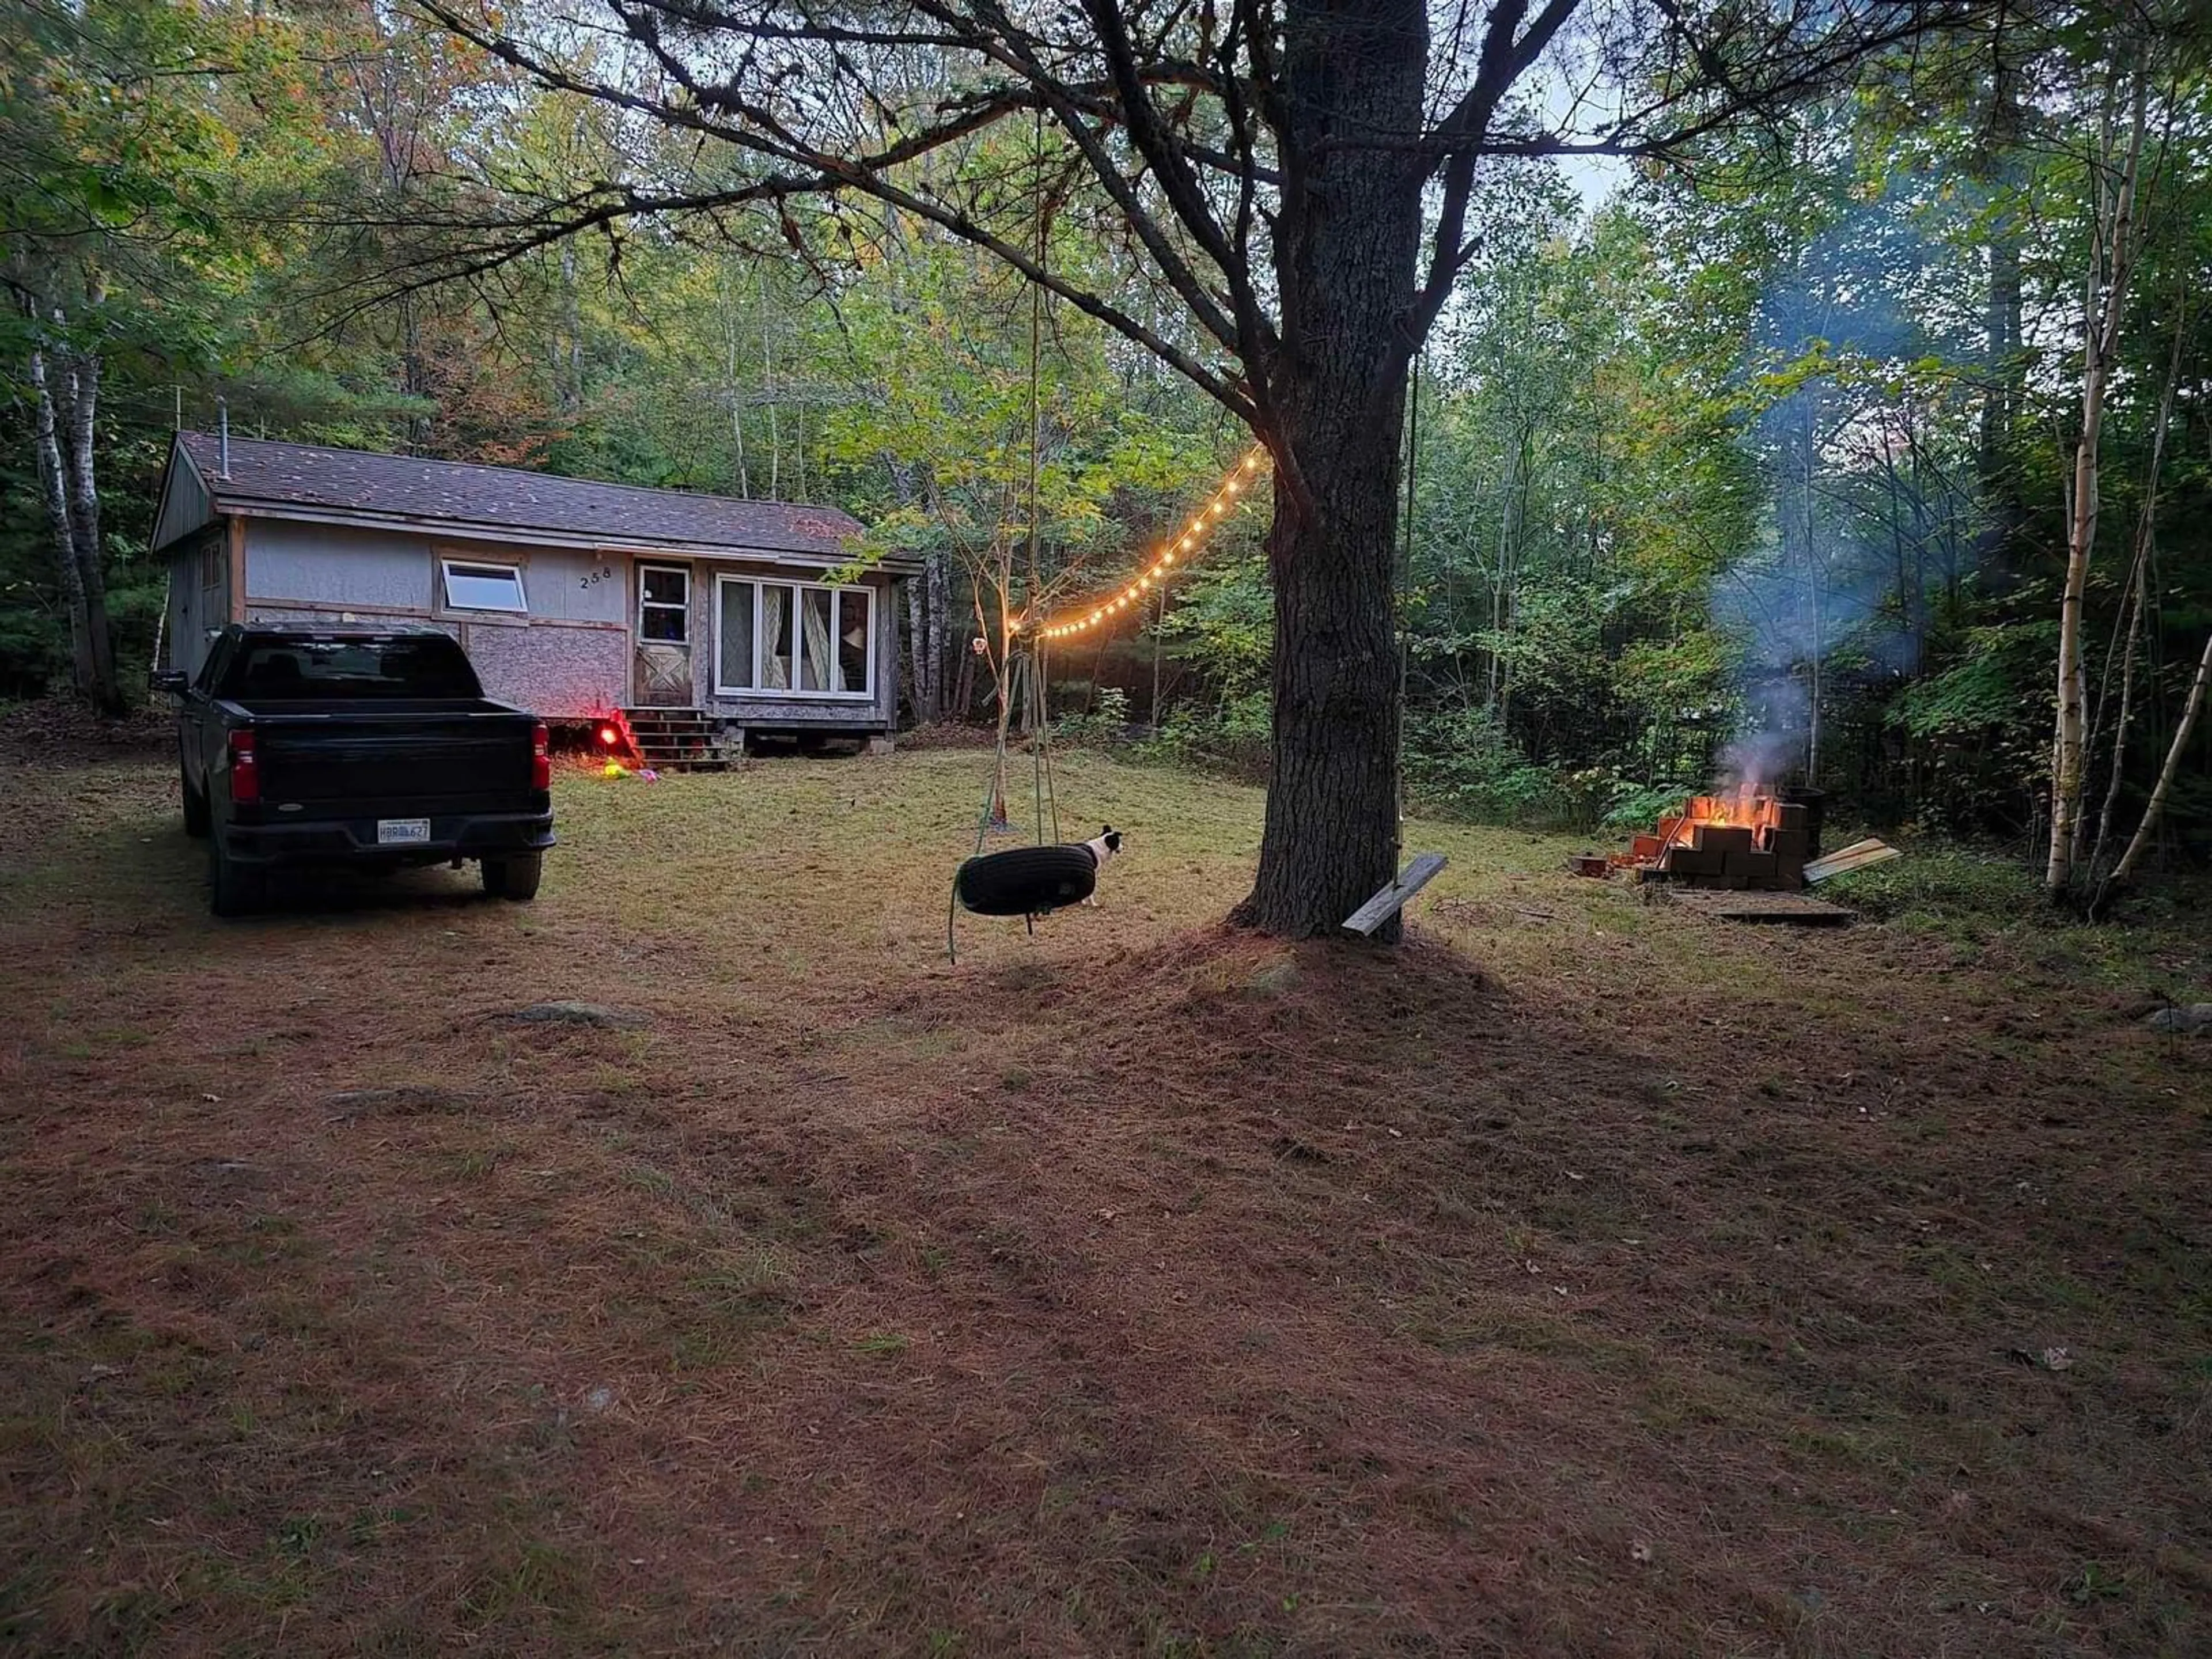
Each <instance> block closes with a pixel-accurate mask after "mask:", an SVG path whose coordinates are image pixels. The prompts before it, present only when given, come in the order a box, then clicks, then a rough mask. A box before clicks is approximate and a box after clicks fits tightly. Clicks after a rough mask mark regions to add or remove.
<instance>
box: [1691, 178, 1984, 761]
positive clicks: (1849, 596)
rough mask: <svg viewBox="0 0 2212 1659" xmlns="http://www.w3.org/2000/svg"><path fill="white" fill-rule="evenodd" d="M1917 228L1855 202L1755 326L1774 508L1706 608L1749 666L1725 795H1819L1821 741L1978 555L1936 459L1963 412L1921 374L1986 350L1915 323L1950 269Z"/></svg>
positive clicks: (1910, 653)
mask: <svg viewBox="0 0 2212 1659" xmlns="http://www.w3.org/2000/svg"><path fill="white" fill-rule="evenodd" d="M1917 217H1918V210H1917V208H1916V207H1915V206H1914V205H1913V204H1909V203H1903V202H1899V201H1893V200H1890V199H1887V198H1884V199H1878V200H1875V201H1871V202H1864V203H1862V204H1857V205H1855V206H1853V207H1852V208H1851V209H1850V210H1849V211H1847V212H1845V213H1844V215H1842V216H1841V217H1840V219H1839V221H1838V222H1837V223H1835V224H1834V225H1832V226H1831V227H1830V228H1828V229H1827V230H1826V231H1825V232H1824V233H1822V234H1820V235H1818V236H1816V237H1814V238H1812V239H1811V240H1808V242H1807V243H1806V244H1805V245H1804V246H1802V248H1800V249H1799V250H1797V251H1796V254H1795V257H1794V258H1790V259H1789V260H1788V261H1787V262H1786V263H1785V264H1784V265H1783V266H1782V268H1781V269H1779V270H1776V271H1775V272H1773V273H1772V275H1771V278H1770V280H1769V282H1768V283H1767V284H1766V286H1765V289H1764V290H1763V291H1762V294H1761V296H1760V299H1759V304H1758V307H1757V309H1756V312H1755V313H1754V318H1753V331H1752V337H1751V341H1750V343H1749V349H1748V350H1747V361H1746V365H1745V369H1744V376H1743V383H1744V385H1745V387H1746V389H1747V391H1748V392H1751V393H1752V394H1753V397H1754V398H1756V399H1757V400H1758V410H1759V412H1758V415H1757V417H1756V419H1755V420H1754V421H1753V422H1751V424H1750V426H1749V427H1748V428H1747V430H1746V431H1745V433H1744V434H1743V435H1742V437H1741V443H1742V444H1743V445H1744V447H1745V448H1746V450H1747V453H1748V455H1749V457H1750V459H1752V460H1753V463H1754V465H1756V467H1757V468H1758V470H1759V472H1760V474H1761V475H1762V476H1763V477H1764V479H1765V483H1766V486H1767V490H1766V494H1767V497H1768V506H1767V511H1766V514H1765V519H1764V520H1763V522H1762V524H1761V526H1760V529H1759V536H1758V538H1757V541H1756V544H1754V545H1753V548H1752V549H1751V550H1749V551H1748V552H1747V553H1746V554H1745V555H1744V556H1742V557H1741V558H1740V559H1739V560H1737V561H1736V562H1735V563H1734V564H1733V565H1731V566H1730V567H1729V568H1726V569H1724V570H1723V571H1722V572H1721V573H1720V574H1718V575H1717V577H1716V578H1715V579H1714V580H1713V584H1712V587H1711V594H1710V606H1711V615H1712V618H1713V621H1714V623H1715V624H1716V625H1717V627H1719V628H1720V629H1722V630H1723V631H1724V632H1726V633H1727V634H1729V635H1730V636H1731V637H1733V638H1734V639H1735V641H1737V643H1738V646H1739V647H1740V649H1741V680H1740V684H1739V686H1738V690H1739V693H1740V699H1741V717H1740V720H1739V722H1738V725H1737V727H1736V730H1735V733H1734V734H1733V736H1732V737H1731V738H1730V739H1729V742H1728V743H1727V744H1724V745H1723V749H1722V750H1721V752H1720V754H1719V756H1718V757H1717V765H1718V768H1719V769H1720V772H1721V774H1722V776H1723V780H1725V781H1726V783H1727V784H1728V785H1729V786H1732V787H1733V786H1742V785H1747V784H1773V783H1776V782H1779V781H1783V780H1784V779H1785V778H1803V779H1805V780H1807V781H1818V778H1819V777H1820V775H1822V774H1823V773H1824V772H1826V770H1827V769H1828V768H1829V766H1830V763H1831V762H1832V754H1833V745H1832V738H1831V736H1830V734H1829V733H1828V732H1827V731H1826V730H1825V729H1824V728H1825V727H1826V726H1827V725H1828V724H1829V723H1830V722H1832V720H1833V718H1834V715H1835V713H1836V711H1837V709H1838V708H1839V707H1841V706H1842V705H1843V704H1844V702H1846V701H1848V700H1850V698H1851V697H1853V696H1857V694H1860V693H1863V692H1865V691H1868V690H1875V689H1877V688H1878V687H1879V686H1880V684H1881V683H1882V682H1884V681H1888V682H1892V683H1893V682H1895V681H1897V680H1899V679H1901V678H1903V677H1904V676H1905V675H1908V674H1910V673H1911V671H1913V669H1914V668H1915V667H1916V666H1917V663H1918V660H1919V656H1920V652H1921V650H1922V648H1923V645H1924V643H1925V641H1926V637H1927V632H1928V621H1929V593H1930V591H1931V588H1934V589H1937V590H1940V588H1941V587H1942V586H1943V585H1944V584H1947V583H1948V584H1949V585H1951V586H1955V585H1956V584H1957V582H1958V581H1959V580H1960V574H1961V572H1960V561H1961V560H1962V559H1964V558H1966V557H1969V556H1970V554H1971V549H1972V545H1973V542H1974V539H1975V538H1974V537H1973V535H1972V532H1971V528H1970V527H1968V528H1965V529H1962V527H1961V526H1960V520H1959V516H1958V515H1959V512H1960V507H1959V499H1960V491H1959V490H1958V489H1956V488H1955V487H1952V486H1951V484H1950V483H1949V482H1948V481H1947V480H1946V478H1945V477H1944V475H1943V473H1942V470H1941V464H1940V462H1938V461H1936V459H1933V458H1932V457H1933V453H1934V452H1935V451H1936V449H1937V447H1938V443H1937V439H1938V435H1939V432H1940V430H1941V428H1942V427H1943V426H1944V425H1945V424H1946V422H1945V421H1944V420H1943V419H1942V418H1939V417H1942V416H1947V415H1948V416H1955V415H1956V414H1957V410H1945V409H1944V408H1943V406H1942V399H1943V398H1945V397H1947V396H1948V397H1956V396H1958V395H1960V394H1959V393H1958V392H1956V391H1955V390H1950V391H1947V390H1946V389H1945V387H1944V386H1943V384H1942V382H1941V381H1940V380H1936V379H1935V378H1933V377H1922V376H1919V375H1918V374H1917V373H1916V366H1917V365H1918V364H1920V363H1922V362H1924V361H1925V360H1927V359H1928V358H1929V357H1930V356H1944V357H1948V358H1950V359H1952V360H1953V361H1956V360H1957V359H1958V358H1959V357H1960V356H1961V355H1967V356H1971V355H1972V353H1973V351H1974V350H1975V349H1977V343H1978V342H1977V341H1976V340H1975V339H1973V338H1963V339H1962V338H1961V337H1959V335H1958V332H1957V330H1956V329H1955V328H1954V329H1952V330H1950V331H1948V337H1946V331H1945V330H1943V329H1942V328H1941V327H1938V326H1935V325H1930V324H1929V323H1928V322H1925V321H1923V319H1921V318H1920V317H1918V316H1916V315H1915V314H1914V309H1913V304H1914V303H1915V302H1917V299H1916V296H1924V295H1925V294H1926V292H1927V288H1926V283H1927V280H1928V278H1929V274H1930V270H1931V268H1932V267H1933V265H1934V262H1935V261H1936V259H1937V258H1939V257H1941V256H1940V252H1939V250H1937V249H1936V247H1935V246H1934V245H1933V244H1932V243H1931V242H1930V241H1929V239H1928V238H1927V237H1926V235H1925V234H1923V231H1922V229H1921V228H1920V225H1919V223H1918V222H1917ZM1955 384H1956V382H1955V379H1954V380H1953V381H1952V385H1953V386H1955ZM1950 424H1951V429H1952V430H1954V431H1955V430H1956V429H1957V428H1956V425H1955V421H1952V422H1950ZM1954 453H1955V452H1954Z"/></svg>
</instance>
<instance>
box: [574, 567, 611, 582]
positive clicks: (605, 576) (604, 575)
mask: <svg viewBox="0 0 2212 1659" xmlns="http://www.w3.org/2000/svg"><path fill="white" fill-rule="evenodd" d="M614 579H615V569H614V567H613V566H612V565H602V566H600V567H599V568H598V569H597V570H594V571H592V572H590V573H589V574H586V575H585V576H583V577H582V578H580V580H578V581H577V583H576V586H579V587H597V586H599V584H600V583H601V582H611V581H612V580H614Z"/></svg>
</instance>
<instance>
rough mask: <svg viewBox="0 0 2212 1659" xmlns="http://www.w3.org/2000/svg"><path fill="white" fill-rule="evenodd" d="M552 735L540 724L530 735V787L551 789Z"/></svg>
mask: <svg viewBox="0 0 2212 1659" xmlns="http://www.w3.org/2000/svg"><path fill="white" fill-rule="evenodd" d="M552 742H553V734H552V733H551V732H548V731H547V730H546V729H545V727H544V726H543V725H542V724H541V725H539V726H538V728H537V729H536V730H535V731H533V732H532V733H531V734H530V787H532V789H550V788H551V787H553V756H552V752H551V744H552Z"/></svg>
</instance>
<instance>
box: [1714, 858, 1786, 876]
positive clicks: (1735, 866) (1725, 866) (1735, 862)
mask: <svg viewBox="0 0 2212 1659" xmlns="http://www.w3.org/2000/svg"><path fill="white" fill-rule="evenodd" d="M1775 868H1776V865H1775V859H1774V854H1771V853H1759V852H1751V853H1730V854H1727V856H1726V858H1725V859H1724V860H1723V862H1722V865H1721V873H1722V874H1723V875H1724V876H1751V877H1753V878H1757V877H1759V876H1771V875H1772V874H1773V873H1774V872H1775Z"/></svg>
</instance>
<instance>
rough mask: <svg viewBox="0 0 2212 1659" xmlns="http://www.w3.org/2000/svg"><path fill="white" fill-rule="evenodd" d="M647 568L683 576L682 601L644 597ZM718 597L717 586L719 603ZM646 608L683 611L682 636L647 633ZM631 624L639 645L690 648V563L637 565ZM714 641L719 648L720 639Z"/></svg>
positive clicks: (717, 596)
mask: <svg viewBox="0 0 2212 1659" xmlns="http://www.w3.org/2000/svg"><path fill="white" fill-rule="evenodd" d="M648 570H658V571H665V572H671V573H673V574H676V575H678V576H681V577H683V578H684V603H683V604H682V605H671V604H669V603H668V601H667V600H665V599H650V600H648V599H647V598H646V597H645V574H646V572H647V571H648ZM720 599H721V590H720V589H719V588H717V589H716V590H715V602H716V603H717V604H720ZM648 610H652V611H682V612H683V613H684V637H683V638H682V639H680V640H657V639H654V638H653V636H652V635H649V634H647V632H646V631H645V613H646V612H647V611H648ZM631 626H632V627H633V628H634V629H635V630H636V634H637V642H638V643H639V644H640V645H680V646H682V647H684V649H685V650H687V651H688V650H690V648H691V567H690V565H688V564H643V563H641V564H640V565H639V566H638V568H637V615H636V617H635V618H634V619H633V620H632V623H631ZM714 643H715V647H716V649H717V650H719V649H720V646H721V641H720V639H717V640H716V641H715V642H714ZM717 672H720V670H719V669H718V670H717Z"/></svg>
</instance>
